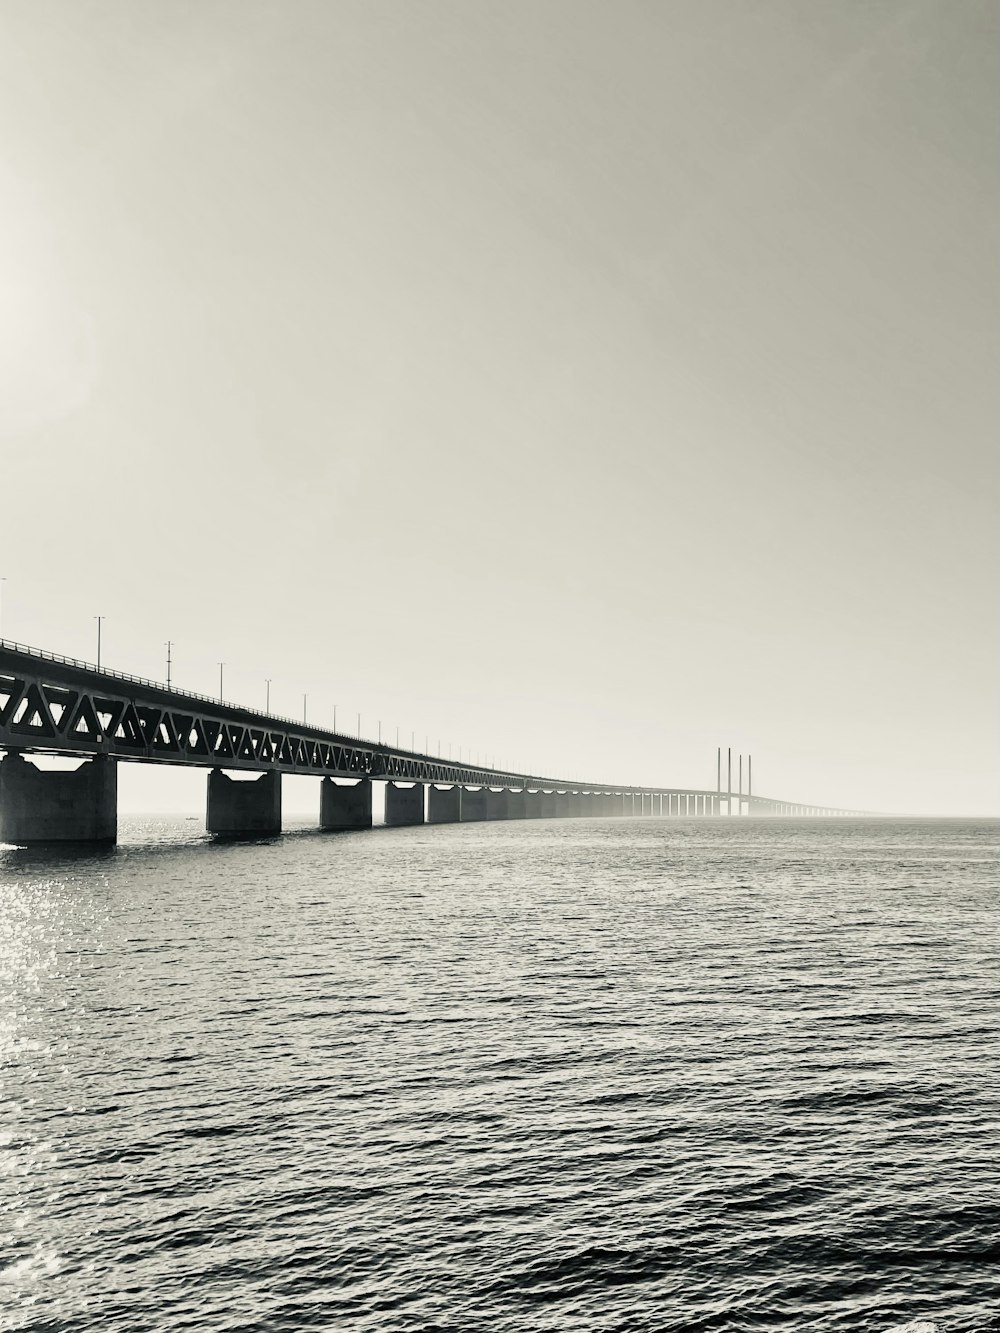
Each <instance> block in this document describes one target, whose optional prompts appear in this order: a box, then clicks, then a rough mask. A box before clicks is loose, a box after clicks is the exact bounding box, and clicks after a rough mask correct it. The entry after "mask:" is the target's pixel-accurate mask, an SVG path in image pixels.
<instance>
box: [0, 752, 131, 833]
mask: <svg viewBox="0 0 1000 1333" xmlns="http://www.w3.org/2000/svg"><path fill="white" fill-rule="evenodd" d="M117 838H118V761H117V760H116V759H112V758H111V757H110V755H99V756H98V757H97V758H96V759H90V760H86V761H84V762H83V763H82V764H81V765H80V766H79V768H74V769H69V770H67V769H57V770H50V769H41V768H38V767H36V765H35V764H33V763H32V762H31V761H30V760H29V759H25V758H24V756H23V755H20V754H17V753H13V752H12V753H8V754H7V755H5V756H4V758H3V759H2V760H0V842H9V843H13V844H15V845H24V844H25V843H33V842H94V843H113V842H115V841H117Z"/></svg>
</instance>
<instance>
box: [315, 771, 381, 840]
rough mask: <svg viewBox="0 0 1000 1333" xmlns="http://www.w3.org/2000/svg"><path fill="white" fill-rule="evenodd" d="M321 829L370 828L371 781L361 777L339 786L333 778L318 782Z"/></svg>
mask: <svg viewBox="0 0 1000 1333" xmlns="http://www.w3.org/2000/svg"><path fill="white" fill-rule="evenodd" d="M319 826H320V828H321V829H351V828H371V826H372V782H371V778H362V779H361V781H360V782H355V783H353V784H352V785H351V786H349V787H347V786H343V787H342V786H340V785H339V784H338V783H336V782H334V780H333V778H324V779H323V781H322V782H321V783H320V784H319Z"/></svg>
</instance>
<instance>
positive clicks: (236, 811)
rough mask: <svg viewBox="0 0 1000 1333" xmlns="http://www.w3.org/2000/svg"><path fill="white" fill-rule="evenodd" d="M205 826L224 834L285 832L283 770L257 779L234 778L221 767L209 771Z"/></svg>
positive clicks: (244, 835)
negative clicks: (282, 802)
mask: <svg viewBox="0 0 1000 1333" xmlns="http://www.w3.org/2000/svg"><path fill="white" fill-rule="evenodd" d="M205 829H206V831H207V832H209V833H214V834H215V835H216V836H218V837H224V838H272V837H275V836H276V835H277V834H279V833H280V832H281V774H280V773H279V772H278V770H277V769H274V768H272V769H270V770H268V772H266V773H262V774H261V775H260V777H259V778H256V779H254V780H253V781H246V780H244V781H240V780H239V779H235V778H231V777H230V776H229V775H228V774H227V773H224V772H223V771H222V769H221V768H213V769H212V771H211V772H210V773H209V775H208V808H207V811H206V815H205Z"/></svg>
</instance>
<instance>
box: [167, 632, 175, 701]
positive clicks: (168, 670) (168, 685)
mask: <svg viewBox="0 0 1000 1333" xmlns="http://www.w3.org/2000/svg"><path fill="white" fill-rule="evenodd" d="M173 646H174V645H173V644H172V643H171V642H170V640H169V639H168V640H167V689H168V690H169V689H170V650H171V648H172V647H173Z"/></svg>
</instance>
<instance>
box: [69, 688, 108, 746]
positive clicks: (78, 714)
mask: <svg viewBox="0 0 1000 1333" xmlns="http://www.w3.org/2000/svg"><path fill="white" fill-rule="evenodd" d="M64 734H65V735H67V736H79V737H83V738H84V739H86V740H89V741H99V740H100V739H101V736H102V735H103V734H104V733H103V730H102V727H101V720H100V718H99V717H98V716H97V709H96V708H95V707H94V702H93V700H92V699H91V698H90V696H89V695H87V694H81V695H80V697H79V699H78V700H77V703H76V707H75V708H74V709H73V711H72V713H71V714H70V718H69V723H68V725H67V726H66V728H65V731H64Z"/></svg>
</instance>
